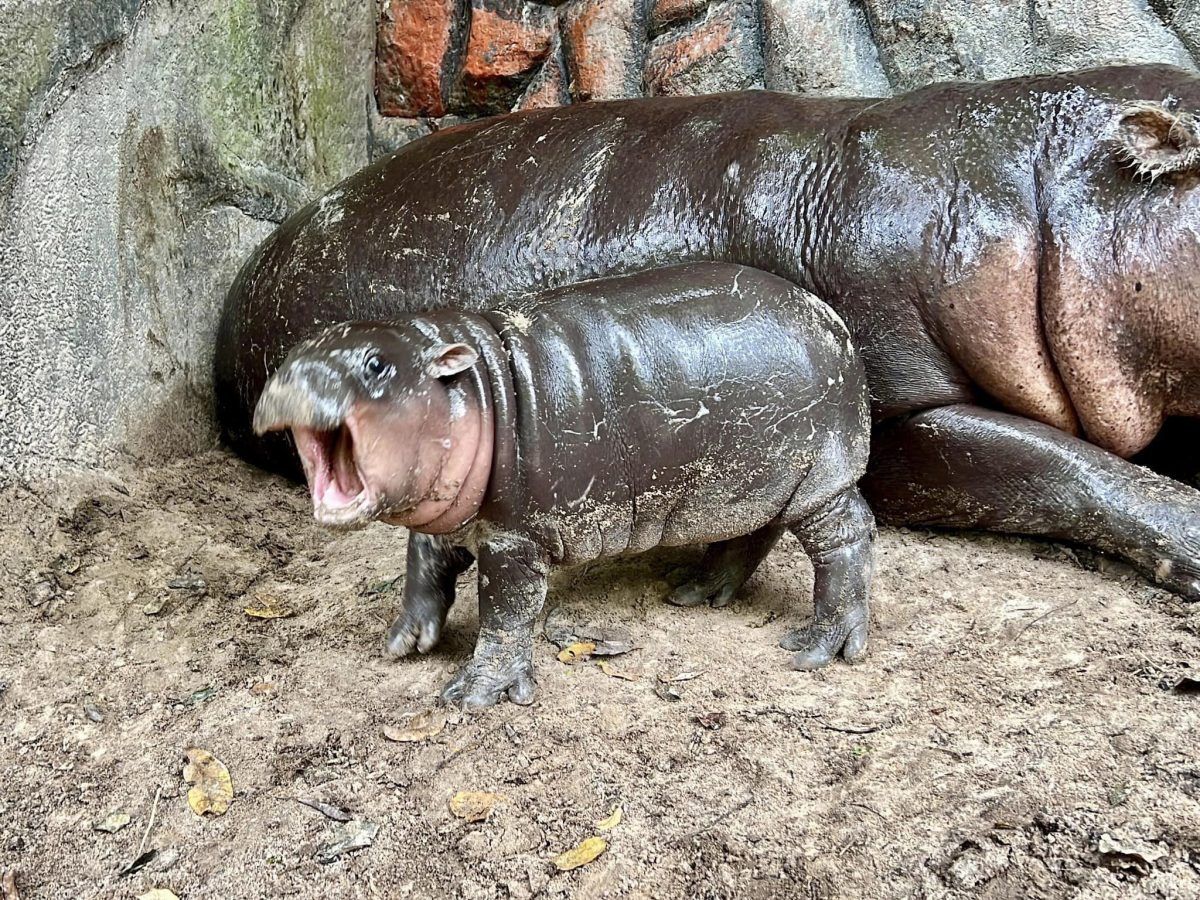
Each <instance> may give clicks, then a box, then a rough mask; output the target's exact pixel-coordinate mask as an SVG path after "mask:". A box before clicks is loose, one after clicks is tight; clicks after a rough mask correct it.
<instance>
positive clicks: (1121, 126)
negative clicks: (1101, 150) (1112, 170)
mask: <svg viewBox="0 0 1200 900" xmlns="http://www.w3.org/2000/svg"><path fill="white" fill-rule="evenodd" d="M1116 126H1117V127H1116V136H1115V141H1116V144H1117V153H1118V155H1119V156H1120V157H1121V158H1122V159H1123V160H1125V161H1126V162H1128V163H1129V164H1130V166H1132V167H1133V169H1134V171H1135V172H1136V173H1137V174H1138V175H1139V176H1143V177H1148V178H1149V179H1150V180H1151V181H1153V180H1154V179H1156V178H1161V177H1163V176H1168V177H1169V176H1172V175H1200V127H1198V124H1197V121H1196V117H1195V116H1193V115H1192V114H1190V113H1185V112H1173V111H1171V110H1170V109H1168V108H1167V107H1166V106H1165V105H1164V104H1162V103H1150V102H1144V103H1134V104H1132V105H1130V106H1126V107H1125V108H1124V109H1122V110H1121V112H1120V113H1119V114H1118V116H1117V123H1116Z"/></svg>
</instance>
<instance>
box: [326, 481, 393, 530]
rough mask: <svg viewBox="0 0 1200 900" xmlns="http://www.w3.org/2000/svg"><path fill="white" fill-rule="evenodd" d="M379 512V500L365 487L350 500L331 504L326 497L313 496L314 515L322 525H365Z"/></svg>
mask: <svg viewBox="0 0 1200 900" xmlns="http://www.w3.org/2000/svg"><path fill="white" fill-rule="evenodd" d="M378 513H379V502H378V500H376V499H375V498H374V497H372V496H371V494H370V492H369V491H367V490H366V489H365V488H364V489H363V490H362V491H360V492H359V493H358V494H357V495H355V496H354V497H353V498H352V499H351V500H350V501H349V502H346V503H341V504H334V505H330V504H329V503H328V502H326V501H325V499H324V498H320V499H318V498H317V497H313V517H314V518H315V519H316V520H317V521H318V522H320V523H321V524H322V525H328V526H332V527H342V528H344V527H347V526H351V525H365V524H366V523H367V522H370V521H372V520H374V519H375V518H376V517H377V515H378Z"/></svg>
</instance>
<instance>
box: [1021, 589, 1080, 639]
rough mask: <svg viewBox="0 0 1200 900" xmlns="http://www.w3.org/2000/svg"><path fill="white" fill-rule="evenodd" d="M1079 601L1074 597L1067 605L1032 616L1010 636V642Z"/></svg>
mask: <svg viewBox="0 0 1200 900" xmlns="http://www.w3.org/2000/svg"><path fill="white" fill-rule="evenodd" d="M1079 600H1080V598H1079V597H1076V598H1075V599H1074V600H1071V601H1070V602H1068V603H1064V604H1063V605H1062V606H1056V607H1054V608H1053V609H1048V610H1046V611H1045V612H1044V613H1042V614H1041V615H1040V616H1034V617H1033V618H1032V619H1030V620H1029V621H1028V622H1026V623H1025V624H1024V625H1023V626H1022V627H1021V630H1020V631H1018V632H1017V633H1016V634H1014V635H1013V636H1012V640H1014V641H1015V640H1017V639H1018V638H1020V637H1021V635H1023V634H1024V633H1025V632H1027V631H1028V630H1029V629H1030V628H1032V627H1033V626H1034V625H1036V624H1037V623H1038V622H1040V621H1042V619H1047V618H1049V617H1050V616H1052V615H1054V614H1055V613H1057V612H1062V611H1063V610H1064V609H1066V608H1067V607H1068V606H1074V605H1075V604H1076V603H1078V602H1079Z"/></svg>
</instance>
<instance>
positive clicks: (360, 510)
mask: <svg viewBox="0 0 1200 900" xmlns="http://www.w3.org/2000/svg"><path fill="white" fill-rule="evenodd" d="M292 435H293V436H294V437H295V440H296V449H297V450H298V451H299V452H300V458H301V459H302V460H303V461H304V471H305V473H306V474H307V475H308V487H309V491H310V492H311V493H312V499H313V515H314V516H316V519H317V521H318V522H320V523H321V524H322V525H352V524H356V523H358V522H363V521H367V520H369V519H372V518H374V516H375V514H376V513H377V512H378V506H379V500H378V498H377V497H375V496H374V495H373V493H372V491H371V489H370V488H369V487H368V486H367V484H366V481H365V479H364V478H363V475H362V472H361V470H360V469H359V467H358V463H357V462H356V461H355V458H354V449H355V442H354V430H353V428H351V426H350V425H349V424H347V423H345V422H343V423H342V424H341V425H339V426H338V427H336V428H334V429H332V430H320V429H316V428H306V427H303V426H300V425H293V426H292Z"/></svg>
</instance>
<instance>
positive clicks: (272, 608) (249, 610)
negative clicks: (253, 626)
mask: <svg viewBox="0 0 1200 900" xmlns="http://www.w3.org/2000/svg"><path fill="white" fill-rule="evenodd" d="M242 612H244V613H245V614H246V615H248V616H249V617H250V618H252V619H285V618H287V617H288V616H290V615H292V610H291V609H290V608H289V607H287V606H285V605H284V604H283V602H282V601H281V600H280V599H279V598H278V597H274V596H272V595H270V594H259V595H258V596H256V597H255V598H254V603H252V604H251V605H250V606H247V607H244V608H243V610H242Z"/></svg>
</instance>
